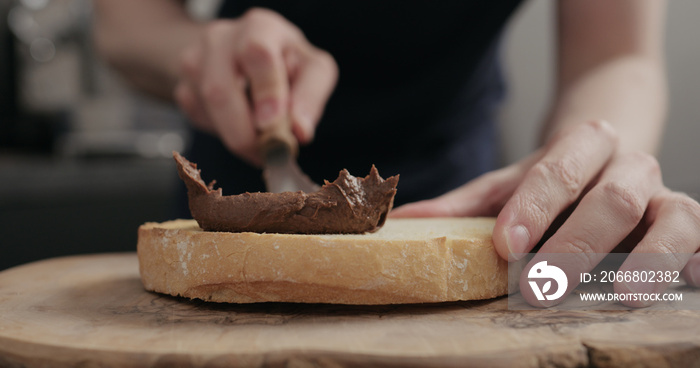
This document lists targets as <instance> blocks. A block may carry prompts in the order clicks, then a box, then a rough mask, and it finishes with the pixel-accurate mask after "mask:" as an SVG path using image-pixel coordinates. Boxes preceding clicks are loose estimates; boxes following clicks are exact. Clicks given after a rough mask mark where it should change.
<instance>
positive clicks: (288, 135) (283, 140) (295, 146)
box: [258, 117, 299, 157]
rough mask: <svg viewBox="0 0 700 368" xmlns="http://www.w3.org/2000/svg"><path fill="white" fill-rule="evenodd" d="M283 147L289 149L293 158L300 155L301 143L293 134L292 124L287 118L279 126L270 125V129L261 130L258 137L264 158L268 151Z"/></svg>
mask: <svg viewBox="0 0 700 368" xmlns="http://www.w3.org/2000/svg"><path fill="white" fill-rule="evenodd" d="M281 145H283V146H286V147H287V148H289V152H291V154H292V156H293V157H296V156H297V154H298V153H299V142H297V139H296V137H295V136H294V134H293V133H292V123H291V120H290V119H289V118H287V117H285V118H283V119H281V120H280V121H279V122H278V123H277V124H272V125H270V127H269V128H266V129H262V130H260V134H259V135H258V146H259V147H260V152H261V153H262V155H263V157H265V156H266V153H267V152H268V151H270V150H271V149H274V148H278V147H280V146H281Z"/></svg>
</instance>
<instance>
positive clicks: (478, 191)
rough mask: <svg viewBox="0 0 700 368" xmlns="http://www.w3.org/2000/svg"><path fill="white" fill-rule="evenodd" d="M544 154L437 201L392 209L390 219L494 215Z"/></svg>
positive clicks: (504, 169) (494, 172)
mask: <svg viewBox="0 0 700 368" xmlns="http://www.w3.org/2000/svg"><path fill="white" fill-rule="evenodd" d="M543 154H544V151H543V150H542V149H539V150H537V151H535V152H533V153H532V154H530V155H529V156H528V157H526V158H524V159H522V160H520V161H518V162H517V163H515V164H513V165H510V166H507V167H505V168H503V169H500V170H496V171H493V172H490V173H486V174H484V175H482V176H480V177H478V178H476V179H474V180H472V181H470V182H469V183H467V184H465V185H463V186H461V187H459V188H457V189H455V190H453V191H450V192H448V193H446V194H444V195H442V196H439V197H437V198H434V199H430V200H425V201H419V202H414V203H409V204H405V205H403V206H401V207H398V208H396V209H393V210H392V211H391V212H390V213H389V216H391V217H397V218H398V217H461V216H495V215H496V214H497V213H498V211H500V210H501V208H503V205H504V203H505V202H506V201H507V199H508V198H509V197H510V196H511V195H512V194H513V191H514V190H515V188H516V187H517V185H518V183H520V182H521V181H522V178H523V176H524V175H525V172H526V171H527V169H529V168H530V167H531V166H532V165H533V164H534V163H535V162H537V161H538V160H539V159H540V158H541V157H542V155H543Z"/></svg>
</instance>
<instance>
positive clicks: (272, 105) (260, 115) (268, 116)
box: [255, 99, 279, 128]
mask: <svg viewBox="0 0 700 368" xmlns="http://www.w3.org/2000/svg"><path fill="white" fill-rule="evenodd" d="M278 110H279V109H278V104H277V103H276V102H275V100H271V99H270V100H265V101H262V102H260V103H258V104H257V105H256V108H255V119H256V120H257V123H258V127H260V128H265V127H267V126H268V125H269V124H270V123H271V122H273V121H274V120H275V117H277V113H278Z"/></svg>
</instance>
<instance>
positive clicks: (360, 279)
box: [138, 218, 508, 304]
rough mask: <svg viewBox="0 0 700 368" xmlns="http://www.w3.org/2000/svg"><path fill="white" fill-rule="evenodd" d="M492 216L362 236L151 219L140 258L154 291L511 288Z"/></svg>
mask: <svg viewBox="0 0 700 368" xmlns="http://www.w3.org/2000/svg"><path fill="white" fill-rule="evenodd" d="M494 223H495V220H494V219H491V218H432V219H389V220H387V222H386V224H385V225H384V227H382V228H381V229H380V230H379V231H377V232H376V233H372V234H362V235H289V234H269V233H268V234H258V233H228V232H206V231H202V230H201V229H200V228H199V226H198V225H197V223H196V222H195V221H194V220H174V221H169V222H164V223H146V224H144V225H142V226H141V227H140V228H139V233H138V258H139V267H140V272H141V280H142V282H143V285H144V286H145V288H146V289H147V290H151V291H156V292H159V293H165V294H170V295H175V296H183V297H187V298H197V299H202V300H207V301H214V302H229V303H253V302H269V301H275V302H299V303H340V304H395V303H433V302H445V301H457V300H472V299H488V298H494V297H497V296H500V295H504V294H506V292H507V289H508V287H507V284H508V276H507V263H506V262H505V261H504V260H502V259H501V258H500V257H499V256H498V255H497V254H496V251H495V250H494V248H493V244H492V241H491V233H492V231H493V226H494Z"/></svg>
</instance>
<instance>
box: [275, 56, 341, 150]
mask: <svg viewBox="0 0 700 368" xmlns="http://www.w3.org/2000/svg"><path fill="white" fill-rule="evenodd" d="M290 59H291V60H294V59H300V60H298V61H297V60H294V61H291V60H290ZM285 61H287V62H286V65H287V68H288V70H289V72H290V77H291V79H290V84H291V95H290V105H291V119H292V129H293V132H294V135H295V136H296V137H297V139H298V140H299V142H301V143H309V142H311V141H312V140H313V137H314V132H315V130H316V125H317V124H318V122H319V120H320V119H321V115H323V110H324V108H325V106H326V102H327V101H328V98H329V97H330V96H331V93H332V92H333V88H335V85H336V82H337V80H338V66H337V64H336V63H335V60H334V59H333V57H332V56H331V55H330V54H329V53H327V52H324V51H320V50H317V49H312V48H311V46H310V45H308V47H304V49H303V50H302V49H299V48H296V49H292V50H291V51H290V52H288V53H285Z"/></svg>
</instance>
